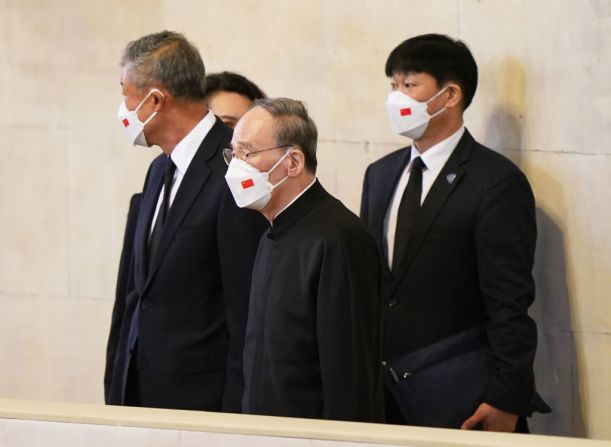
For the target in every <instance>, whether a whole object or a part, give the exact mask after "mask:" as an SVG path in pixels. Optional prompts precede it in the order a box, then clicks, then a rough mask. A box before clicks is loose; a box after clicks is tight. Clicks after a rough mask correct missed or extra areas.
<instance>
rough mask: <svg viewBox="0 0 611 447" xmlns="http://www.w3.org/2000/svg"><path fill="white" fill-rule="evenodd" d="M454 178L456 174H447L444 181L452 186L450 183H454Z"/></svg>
mask: <svg viewBox="0 0 611 447" xmlns="http://www.w3.org/2000/svg"><path fill="white" fill-rule="evenodd" d="M455 178H456V174H454V173H451V174H448V175H447V176H446V180H447V181H448V183H449V184H450V185H451V184H452V182H453V181H454V179H455Z"/></svg>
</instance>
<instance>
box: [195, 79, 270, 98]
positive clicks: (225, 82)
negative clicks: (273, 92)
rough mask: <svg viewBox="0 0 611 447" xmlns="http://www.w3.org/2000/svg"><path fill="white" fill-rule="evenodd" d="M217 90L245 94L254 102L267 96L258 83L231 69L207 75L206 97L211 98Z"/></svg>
mask: <svg viewBox="0 0 611 447" xmlns="http://www.w3.org/2000/svg"><path fill="white" fill-rule="evenodd" d="M216 92H232V93H237V94H239V95H242V96H245V97H246V98H248V99H250V100H251V101H252V102H255V101H256V100H257V99H262V98H266V97H267V96H266V95H265V93H263V91H262V90H261V89H260V88H259V87H258V86H257V84H255V83H254V82H252V81H251V80H250V79H248V78H246V77H244V76H242V75H241V74H238V73H232V72H230V71H223V72H221V73H210V74H209V75H208V76H206V98H209V97H210V95H213V94H214V93H216Z"/></svg>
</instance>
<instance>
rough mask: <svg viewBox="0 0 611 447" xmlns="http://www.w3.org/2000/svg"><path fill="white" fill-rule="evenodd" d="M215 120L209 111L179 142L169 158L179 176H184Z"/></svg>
mask: <svg viewBox="0 0 611 447" xmlns="http://www.w3.org/2000/svg"><path fill="white" fill-rule="evenodd" d="M215 121H216V118H215V116H214V114H213V113H212V112H210V111H208V113H207V114H206V116H205V117H204V118H203V119H202V120H201V121H200V122H199V123H197V125H196V126H195V127H194V128H193V129H191V132H189V133H188V134H187V136H186V137H184V138H183V139H182V140H180V142H179V143H178V144H177V145H176V147H175V148H174V150H173V151H172V153H171V154H170V157H171V158H172V161H173V162H174V164H175V165H176V169H177V170H178V171H179V172H180V174H181V175H185V172H186V171H187V168H188V167H189V164H190V163H191V160H193V157H194V156H195V153H196V152H197V149H199V147H200V146H201V144H202V141H204V138H206V135H208V132H210V129H212V126H214V123H215Z"/></svg>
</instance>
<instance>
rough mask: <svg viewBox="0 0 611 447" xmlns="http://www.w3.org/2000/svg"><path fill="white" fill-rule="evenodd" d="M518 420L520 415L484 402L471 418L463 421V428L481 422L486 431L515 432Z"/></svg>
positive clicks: (467, 428) (466, 428) (470, 427)
mask: <svg viewBox="0 0 611 447" xmlns="http://www.w3.org/2000/svg"><path fill="white" fill-rule="evenodd" d="M517 422H518V415H517V414H513V413H508V412H506V411H503V410H499V409H498V408H494V407H492V406H490V405H488V404H487V403H482V404H481V405H480V406H479V407H477V410H475V413H473V414H472V415H471V417H470V418H469V419H467V420H466V421H465V422H463V423H462V426H461V427H460V428H461V430H471V429H472V428H473V427H475V426H476V425H477V424H481V425H482V428H483V429H484V430H485V431H505V432H514V431H515V429H516V424H517Z"/></svg>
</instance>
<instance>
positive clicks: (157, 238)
mask: <svg viewBox="0 0 611 447" xmlns="http://www.w3.org/2000/svg"><path fill="white" fill-rule="evenodd" d="M174 172H176V165H175V164H174V162H173V161H172V159H171V158H170V157H169V156H168V159H167V161H166V165H165V170H164V173H163V199H162V200H161V206H160V207H159V212H158V213H157V220H156V221H155V226H154V227H153V232H152V233H151V238H150V239H149V246H148V251H149V255H148V261H149V270H150V267H151V264H152V262H153V259H154V257H155V253H156V251H157V248H159V243H160V242H161V235H162V233H163V226H164V224H165V220H166V217H167V215H168V209H169V208H170V206H169V204H170V194H171V193H172V183H173V182H174Z"/></svg>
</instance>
